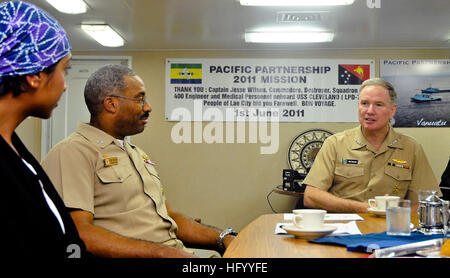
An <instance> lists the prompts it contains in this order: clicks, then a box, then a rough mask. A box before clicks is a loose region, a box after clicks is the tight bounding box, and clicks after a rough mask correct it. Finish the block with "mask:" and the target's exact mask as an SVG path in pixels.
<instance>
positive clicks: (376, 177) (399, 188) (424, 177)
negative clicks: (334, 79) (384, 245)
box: [303, 126, 441, 203]
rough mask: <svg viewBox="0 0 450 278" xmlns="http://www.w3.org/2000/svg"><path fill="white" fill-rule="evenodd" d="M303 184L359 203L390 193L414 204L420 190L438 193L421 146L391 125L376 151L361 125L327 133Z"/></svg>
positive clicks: (434, 179) (435, 181)
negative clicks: (332, 133)
mask: <svg viewBox="0 0 450 278" xmlns="http://www.w3.org/2000/svg"><path fill="white" fill-rule="evenodd" d="M303 183H304V184H307V185H310V186H314V187H317V188H319V189H322V190H325V191H328V192H330V193H331V194H333V195H335V196H338V197H341V198H344V199H352V200H356V201H361V202H364V201H367V200H368V199H370V198H373V197H375V196H380V195H385V194H389V195H395V196H400V197H401V198H406V199H410V200H412V202H413V203H416V202H417V201H418V194H419V191H420V190H437V191H438V192H439V194H441V192H440V189H439V187H438V183H437V180H436V178H435V176H434V173H433V171H432V169H431V167H430V165H429V163H428V160H427V158H426V156H425V153H424V151H423V149H422V146H421V145H420V144H419V143H417V142H416V141H415V140H414V139H412V138H411V137H408V136H405V135H402V134H399V133H397V132H395V131H394V130H393V128H392V127H390V128H389V133H388V135H387V137H386V139H385V140H384V142H383V144H382V145H381V147H380V149H379V150H378V151H375V150H374V148H373V147H372V145H370V144H369V143H368V141H367V140H366V139H365V137H364V136H363V134H362V132H361V127H360V126H359V127H356V128H353V129H349V130H346V131H343V132H340V133H336V134H334V135H332V136H330V137H329V138H327V139H326V140H325V142H324V144H323V146H322V148H321V149H320V151H319V153H318V154H317V157H316V158H315V161H314V163H313V166H312V167H311V170H310V171H309V173H308V175H307V177H306V178H305V180H304V181H303Z"/></svg>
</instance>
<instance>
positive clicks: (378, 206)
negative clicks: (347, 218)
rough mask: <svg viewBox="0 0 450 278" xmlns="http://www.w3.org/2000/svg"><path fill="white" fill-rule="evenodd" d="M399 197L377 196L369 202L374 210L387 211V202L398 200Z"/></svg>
mask: <svg viewBox="0 0 450 278" xmlns="http://www.w3.org/2000/svg"><path fill="white" fill-rule="evenodd" d="M398 199H400V197H399V196H375V199H369V200H368V201H367V202H368V203H369V206H370V207H371V208H372V209H375V210H380V211H384V210H386V202H387V201H388V200H398Z"/></svg>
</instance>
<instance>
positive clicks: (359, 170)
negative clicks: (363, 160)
mask: <svg viewBox="0 0 450 278" xmlns="http://www.w3.org/2000/svg"><path fill="white" fill-rule="evenodd" d="M334 174H335V175H338V176H342V177H345V178H356V177H360V176H363V175H364V167H363V166H362V165H361V166H360V165H355V166H350V165H347V166H336V169H335V170H334Z"/></svg>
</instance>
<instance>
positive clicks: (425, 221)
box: [417, 191, 450, 235]
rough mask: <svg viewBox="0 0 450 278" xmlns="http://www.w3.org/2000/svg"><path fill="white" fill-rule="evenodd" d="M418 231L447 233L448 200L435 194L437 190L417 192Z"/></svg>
mask: <svg viewBox="0 0 450 278" xmlns="http://www.w3.org/2000/svg"><path fill="white" fill-rule="evenodd" d="M417 213H418V214H419V231H420V232H422V233H423V234H427V235H430V234H447V230H448V228H449V218H450V211H449V201H445V200H442V199H441V198H439V196H437V191H421V192H419V207H418V208H417Z"/></svg>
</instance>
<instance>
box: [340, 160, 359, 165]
mask: <svg viewBox="0 0 450 278" xmlns="http://www.w3.org/2000/svg"><path fill="white" fill-rule="evenodd" d="M342 164H355V165H356V164H358V160H357V159H342Z"/></svg>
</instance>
